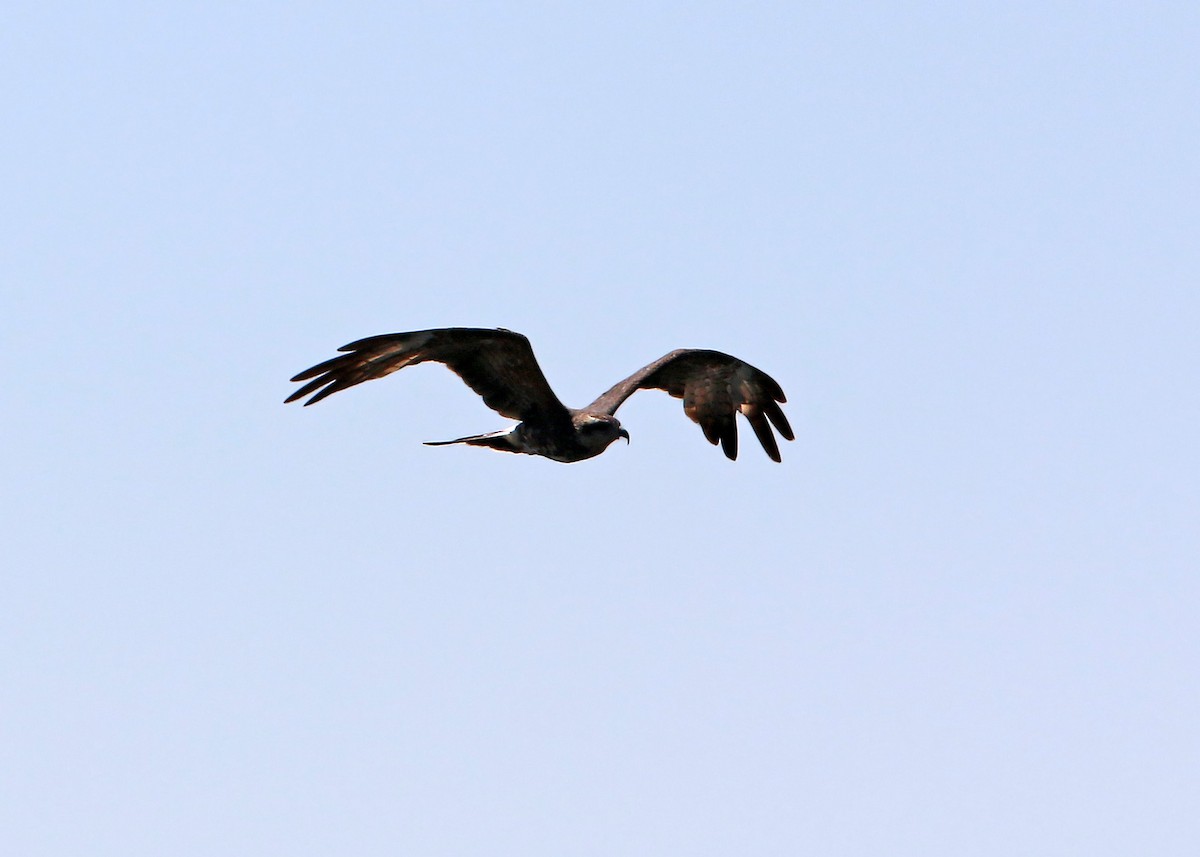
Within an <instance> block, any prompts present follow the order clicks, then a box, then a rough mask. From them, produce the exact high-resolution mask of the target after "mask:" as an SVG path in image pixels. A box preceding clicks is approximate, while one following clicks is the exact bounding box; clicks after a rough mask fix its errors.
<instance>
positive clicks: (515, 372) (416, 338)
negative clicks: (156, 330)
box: [284, 327, 571, 425]
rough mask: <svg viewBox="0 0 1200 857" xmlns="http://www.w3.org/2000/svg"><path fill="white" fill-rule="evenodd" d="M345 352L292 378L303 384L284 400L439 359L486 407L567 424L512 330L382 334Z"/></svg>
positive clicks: (318, 398) (527, 348)
mask: <svg viewBox="0 0 1200 857" xmlns="http://www.w3.org/2000/svg"><path fill="white" fill-rule="evenodd" d="M338 351H345V352H348V353H347V354H343V355H341V356H339V357H334V358H333V359H331V360H326V361H325V362H324V363H318V364H317V365H316V366H313V367H312V368H311V369H305V370H304V371H303V372H301V373H300V374H299V375H296V376H295V377H294V378H292V380H293V381H307V382H308V383H307V384H305V385H304V386H303V387H301V388H300V389H299V390H296V391H295V392H294V393H292V394H291V395H290V396H288V397H287V399H285V400H284V401H285V402H294V401H296V400H297V399H302V398H304V397H305V396H307V395H309V394H310V393H312V394H314V395H313V396H312V397H311V398H310V399H309V400H308V401H307V402H305V403H304V404H305V405H306V406H307V405H311V404H314V403H316V402H319V401H321V399H324V398H325V397H326V396H330V395H333V394H334V393H336V392H338V391H340V390H345V389H346V388H348V387H353V386H354V385H356V384H361V383H362V382H363V381H371V380H373V379H375V378H382V377H383V376H385V375H390V374H391V373H392V372H396V371H397V370H400V369H403V368H404V367H405V366H415V365H416V364H418V363H423V362H425V361H427V360H432V361H434V362H436V363H443V364H445V365H446V366H447V367H449V368H450V369H451V370H452V371H453V372H454V373H455V374H457V375H458V376H459V377H460V378H462V379H463V381H465V382H466V383H467V386H468V387H470V388H471V389H472V390H474V391H475V392H476V393H478V394H479V395H480V396H481V397H482V398H483V401H484V404H486V405H487V406H488V407H489V408H491V409H492V410H494V411H496V412H497V413H499V414H501V415H502V416H505V417H508V418H509V419H514V420H523V421H530V420H532V421H535V422H539V421H540V422H556V421H561V420H565V421H566V424H567V425H569V424H570V420H571V418H570V414H569V413H568V411H567V409H566V407H565V406H564V405H563V403H562V402H560V401H559V400H558V396H556V395H555V394H554V391H553V390H552V389H550V383H549V382H548V381H547V380H546V376H545V375H544V374H543V373H542V369H541V367H540V366H539V365H538V362H537V358H535V357H534V356H533V348H532V347H531V346H530V344H529V340H528V339H526V338H525V337H524V336H522V335H521V334H519V333H514V332H512V331H511V330H504V329H502V328H501V329H497V330H483V329H478V328H468V327H447V328H440V329H436V330H418V331H414V332H412V333H385V334H383V335H381V336H370V337H367V338H366V339H360V340H358V341H356V342H351V343H350V344H349V345H343V346H342V347H341V348H339V349H338Z"/></svg>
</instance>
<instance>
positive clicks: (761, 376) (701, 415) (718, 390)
mask: <svg viewBox="0 0 1200 857" xmlns="http://www.w3.org/2000/svg"><path fill="white" fill-rule="evenodd" d="M638 390H665V391H666V392H667V393H669V394H670V395H672V396H674V397H675V398H677V399H683V410H684V412H685V413H686V414H687V415H688V416H689V417H691V419H692V421H693V422H696V423H699V425H700V428H701V429H702V430H703V431H704V436H705V437H706V438H707V439H708V442H709V443H711V444H714V445H715V444H716V443H717V442H718V441H719V442H720V444H721V449H722V450H724V452H725V455H726V456H727V457H728V458H731V459H736V458H737V423H736V422H735V420H734V417H735V415H736V414H737V412H738V411H741V412H742V414H744V415H745V417H746V419H747V420H748V421H749V423H750V427H751V428H753V429H754V434H755V435H756V436H757V437H758V441H759V443H761V444H762V447H763V449H764V450H766V453H767V455H769V456H770V457H771V458H772V460H774V461H781V460H782V458H781V457H780V455H779V444H778V443H776V441H775V435H773V434H772V433H771V426H772V425H773V426H775V430H776V431H778V432H779V433H780V434H781V435H782V436H783V437H785V438H787V439H788V440H792V439H793V438H794V435H793V434H792V427H791V426H790V425H788V421H787V417H785V416H784V414H783V410H782V409H781V408H780V407H779V403H781V402H786V401H787V398H786V397H785V396H784V395H783V390H782V389H780V387H779V384H778V383H776V381H775V379H774V378H772V377H771V376H770V375H768V374H767V373H766V372H763V371H762V370H761V369H756V368H754V367H753V366H751V365H750V364H749V363H746V362H745V361H743V360H739V359H738V358H736V357H733V356H731V355H729V354H722V353H721V352H720V351H708V350H704V349H698V348H680V349H678V350H676V351H672V352H671V353H670V354H666V355H664V356H663V357H660V358H659V359H658V360H655V361H654V362H653V363H651V364H649V365H647V366H643V367H642V368H641V369H639V370H638V371H636V372H634V373H633V374H632V375H630V376H629V377H628V378H626V379H625V380H624V381H620V382H618V383H617V384H615V385H613V387H612V389H610V390H609V391H608V392H607V393H605V394H604V395H602V396H601V397H600V398H598V399H596V401H594V402H592V404H591V405H589V406H588V407H587V408H585V409H584V410H585V411H589V412H598V413H606V414H613V413H615V412H616V410H617V408H619V407H621V403H622V402H624V401H625V400H626V399H628V398H629V397H630V396H632V395H633V394H634V393H636V392H637V391H638ZM768 421H769V424H768Z"/></svg>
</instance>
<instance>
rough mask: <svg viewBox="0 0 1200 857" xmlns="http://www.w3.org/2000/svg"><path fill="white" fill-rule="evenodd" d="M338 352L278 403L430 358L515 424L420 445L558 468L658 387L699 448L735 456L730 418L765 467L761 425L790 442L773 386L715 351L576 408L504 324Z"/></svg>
mask: <svg viewBox="0 0 1200 857" xmlns="http://www.w3.org/2000/svg"><path fill="white" fill-rule="evenodd" d="M338 351H340V352H345V353H343V354H341V355H340V356H338V357H334V358H333V359H331V360H326V361H325V362H324V363H318V364H317V365H316V366H313V367H312V368H311V369H305V370H304V371H303V372H301V373H300V374H299V375H296V376H295V377H294V378H292V381H295V382H301V381H303V382H306V383H305V384H304V386H302V387H300V388H299V389H298V390H296V391H295V392H293V393H292V394H291V395H290V396H288V397H287V399H286V400H285V402H294V401H296V400H297V399H302V398H304V397H305V396H310V398H309V399H308V401H307V402H305V403H304V404H305V405H306V406H307V405H312V404H315V403H316V402H319V401H321V399H324V398H325V397H326V396H330V395H332V394H334V393H336V392H338V391H340V390H345V389H346V388H348V387H353V386H354V385H356V384H361V383H362V382H363V381H371V380H373V379H375V378H382V377H383V376H385V375H390V374H391V373H393V372H396V371H398V370H400V369H403V368H404V367H405V366H415V365H416V364H418V363H423V362H426V361H433V362H436V363H442V364H445V365H446V366H447V367H448V368H449V369H451V370H452V371H453V372H454V373H456V374H457V375H458V376H459V377H460V378H462V379H463V381H465V382H466V384H467V386H468V387H470V388H471V389H472V390H474V391H475V392H476V393H478V394H479V395H480V396H481V397H482V398H483V401H484V403H485V404H486V405H487V406H488V407H489V408H491V409H492V410H494V411H496V412H497V413H499V414H500V415H501V416H504V417H508V418H509V419H513V420H519V421H520V422H519V423H518V424H517V425H516V426H515V427H514V428H512V429H506V430H502V431H498V432H492V433H490V434H479V435H472V436H470V437H460V438H457V439H455V440H442V441H429V442H428V444H427V445H429V446H443V445H446V444H453V443H464V444H468V445H470V446H483V447H487V448H489V449H496V450H500V451H503V452H519V453H525V454H528V455H542V456H545V457H546V458H550V459H553V460H554V461H562V462H566V463H571V462H575V461H583V460H584V459H587V458H593V457H595V456H597V455H599V454H600V453H602V452H604V450H606V449H607V448H608V446H609V444H611V443H612V442H613V441H615V440H617V438H624V439H625V442H626V443H628V442H629V432H627V431H626V430H625V429H624V428H623V427H622V426H621V423H620V421H618V420H617V418H616V416H615V414H616V412H617V408H619V407H621V404H622V403H623V402H624V401H625V400H626V399H628V398H629V397H630V396H631V395H633V394H634V393H636V392H637V391H638V390H663V391H665V392H667V393H668V394H670V395H672V396H674V397H675V398H677V399H683V410H684V413H686V414H687V415H688V417H690V418H691V419H692V421H693V422H695V423H697V424H699V426H700V428H701V430H702V431H703V432H704V437H705V438H706V439H707V440H708V442H709V443H711V444H713V445H716V444H717V443H720V444H721V449H722V450H723V451H724V452H725V455H726V456H727V457H729V458H730V459H736V458H737V450H738V432H737V422H736V421H735V419H734V418H735V416H736V415H737V414H738V413H739V412H740V413H741V414H742V415H743V416H744V417H745V418H746V420H747V422H749V423H750V427H751V428H752V429H753V430H754V434H755V436H756V437H757V438H758V441H759V443H761V444H762V448H763V449H764V450H765V451H766V453H767V455H768V456H770V457H771V459H772V460H774V461H780V460H781V458H780V455H779V444H778V443H777V442H776V440H775V435H774V434H773V433H772V431H771V427H772V426H774V427H775V431H777V432H779V434H780V435H782V436H783V437H784V438H786V439H787V440H792V439H793V437H794V436H793V434H792V428H791V426H790V425H788V421H787V417H785V416H784V414H783V411H782V409H780V407H779V405H780V403H782V402H785V401H787V399H786V398H785V397H784V395H783V390H782V389H780V387H779V384H777V383H776V382H775V380H774V379H773V378H772V377H771V376H770V375H768V374H767V373H765V372H763V371H762V370H761V369H756V368H754V367H753V366H751V365H750V364H749V363H746V362H745V361H743V360H740V359H738V358H737V357H733V356H731V355H729V354H724V353H722V352H720V351H710V350H707V349H700V348H680V349H676V350H675V351H672V352H670V353H669V354H664V355H663V356H662V357H660V358H658V359H657V360H655V361H654V362H653V363H648V364H647V365H645V366H643V367H642V368H641V369H638V370H637V371H636V372H634V373H633V374H632V375H630V376H629V377H628V378H625V379H624V380H621V381H618V382H617V383H616V384H614V385H613V386H612V387H611V388H610V389H609V390H608V391H607V392H605V393H603V394H601V395H600V397H599V398H597V399H596V400H595V401H594V402H592V403H591V404H590V405H587V406H586V407H582V408H568V407H567V406H566V405H564V404H563V403H562V402H560V401H559V399H558V396H556V395H555V394H554V391H553V390H552V389H551V388H550V384H549V382H548V381H547V380H546V376H545V375H544V374H543V373H542V369H541V367H540V366H539V365H538V362H537V359H536V358H535V357H534V356H533V348H532V347H531V346H530V344H529V340H528V339H526V338H525V337H524V336H522V335H521V334H519V333H514V332H513V331H511V330H505V329H504V328H497V329H494V330H492V329H480V328H469V327H447V328H439V329H436V330H418V331H414V332H412V333H386V334H383V335H381V336H370V337H367V338H366V339H359V340H357V341H356V342H351V343H350V344H349V345H344V346H342V347H341V348H339V349H338Z"/></svg>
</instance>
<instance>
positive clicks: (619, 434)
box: [617, 429, 629, 446]
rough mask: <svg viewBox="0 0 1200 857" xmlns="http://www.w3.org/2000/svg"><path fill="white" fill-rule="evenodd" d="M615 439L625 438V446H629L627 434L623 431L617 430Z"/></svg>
mask: <svg viewBox="0 0 1200 857" xmlns="http://www.w3.org/2000/svg"><path fill="white" fill-rule="evenodd" d="M617 437H623V438H625V445H626V446H629V432H627V431H625V429H618V430H617Z"/></svg>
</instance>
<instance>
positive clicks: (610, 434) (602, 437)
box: [578, 414, 629, 452]
mask: <svg viewBox="0 0 1200 857" xmlns="http://www.w3.org/2000/svg"><path fill="white" fill-rule="evenodd" d="M578 424H579V441H580V443H582V444H583V445H584V446H586V447H588V448H589V449H595V450H596V452H601V451H603V450H604V449H607V448H608V445H609V444H610V443H612V442H613V441H614V440H616V439H617V438H619V437H623V438H625V442H626V443H629V432H627V431H625V429H623V428H621V423H620V421H619V420H618V419H617V418H616V417H614V416H609V415H608V414H586V415H584V416H583V417H582V418H580V419H579V421H578Z"/></svg>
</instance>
